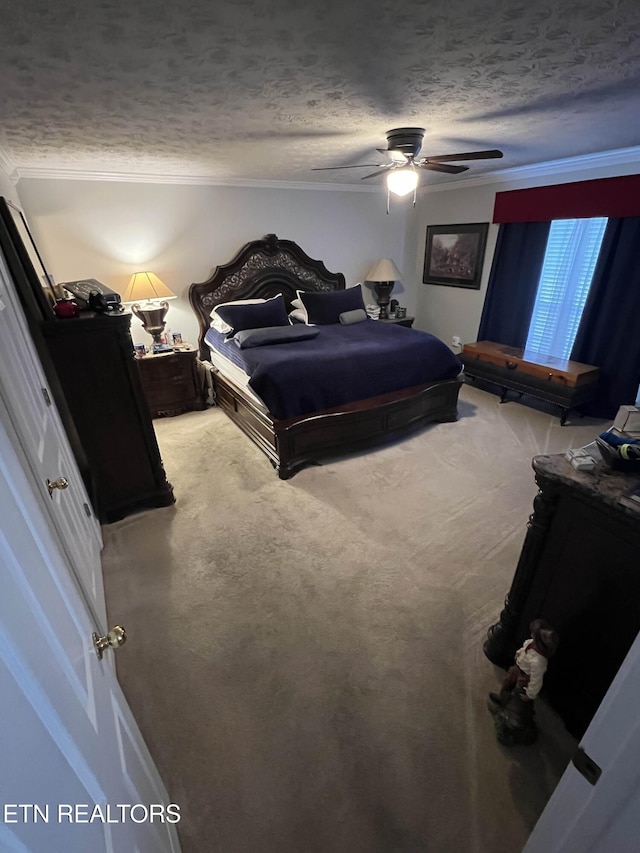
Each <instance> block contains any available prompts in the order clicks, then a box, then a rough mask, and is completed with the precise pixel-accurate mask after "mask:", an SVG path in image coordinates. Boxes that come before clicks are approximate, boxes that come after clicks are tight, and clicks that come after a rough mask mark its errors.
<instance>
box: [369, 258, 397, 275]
mask: <svg viewBox="0 0 640 853" xmlns="http://www.w3.org/2000/svg"><path fill="white" fill-rule="evenodd" d="M366 280H367V281H402V276H401V275H400V270H399V269H398V267H397V266H396V265H395V264H394V263H393V261H391V260H389V258H383V259H382V260H381V261H378V263H377V264H375V265H374V266H373V267H372V268H371V269H370V270H369V272H368V273H367V276H366Z"/></svg>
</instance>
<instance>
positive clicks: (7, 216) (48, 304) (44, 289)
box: [0, 198, 56, 320]
mask: <svg viewBox="0 0 640 853" xmlns="http://www.w3.org/2000/svg"><path fill="white" fill-rule="evenodd" d="M0 226H1V227H0V245H1V247H2V250H3V252H4V254H5V256H6V258H7V263H8V265H9V268H10V269H11V272H12V273H13V276H14V279H16V273H15V265H16V264H18V265H19V267H20V268H21V271H22V277H18V278H17V280H18V281H19V282H20V284H21V285H22V283H23V279H24V278H26V280H27V282H28V285H29V289H28V296H27V292H26V290H25V288H24V287H20V288H19V292H20V291H22V293H23V296H24V297H26V298H29V299H30V301H33V302H35V305H34V308H35V313H36V314H40V315H41V319H43V320H45V319H51V318H52V317H53V306H54V304H55V299H56V297H55V292H54V290H53V280H52V278H51V276H50V275H49V273H48V272H47V270H46V268H45V265H44V262H43V260H42V257H41V255H40V252H39V251H38V247H37V246H36V243H35V240H34V239H33V236H32V234H31V231H30V230H29V226H28V225H27V220H26V219H25V216H24V213H23V212H22V211H21V210H20V208H19V207H17V206H16V205H15V204H14V203H13V202H11V201H9V200H8V199H6V198H0Z"/></svg>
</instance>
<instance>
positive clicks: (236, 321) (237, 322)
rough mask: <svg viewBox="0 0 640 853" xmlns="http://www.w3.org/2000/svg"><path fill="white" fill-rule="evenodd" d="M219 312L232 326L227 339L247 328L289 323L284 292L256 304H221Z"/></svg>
mask: <svg viewBox="0 0 640 853" xmlns="http://www.w3.org/2000/svg"><path fill="white" fill-rule="evenodd" d="M217 314H218V316H219V317H222V319H223V320H224V321H225V323H228V324H229V325H230V326H231V331H230V332H228V333H227V339H229V338H232V337H233V336H234V335H235V333H236V332H241V331H244V330H245V329H264V328H265V327H266V326H288V325H289V315H288V314H287V306H286V305H285V301H284V296H283V295H282V294H280V295H279V296H276V297H275V298H274V299H267V301H266V302H259V303H257V304H256V305H220V306H219V307H218V309H217Z"/></svg>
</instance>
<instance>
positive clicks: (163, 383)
mask: <svg viewBox="0 0 640 853" xmlns="http://www.w3.org/2000/svg"><path fill="white" fill-rule="evenodd" d="M197 356H198V353H197V350H195V349H191V348H190V349H183V350H177V351H176V352H169V353H158V354H157V355H145V356H144V357H143V358H138V359H136V363H137V365H138V369H139V371H140V378H141V379H142V388H143V391H144V395H145V398H146V401H147V404H148V406H149V411H150V412H151V416H152V417H154V418H158V417H163V416H165V415H179V414H181V413H182V412H187V411H192V410H195V409H204V408H206V404H205V395H204V391H203V385H202V379H201V377H200V374H199V372H198V369H197V367H196V359H197Z"/></svg>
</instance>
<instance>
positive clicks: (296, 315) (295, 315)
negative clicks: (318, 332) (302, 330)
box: [289, 299, 313, 326]
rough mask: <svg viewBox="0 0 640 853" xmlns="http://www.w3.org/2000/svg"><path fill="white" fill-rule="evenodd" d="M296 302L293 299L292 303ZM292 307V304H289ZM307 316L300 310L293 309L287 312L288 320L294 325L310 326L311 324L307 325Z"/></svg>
mask: <svg viewBox="0 0 640 853" xmlns="http://www.w3.org/2000/svg"><path fill="white" fill-rule="evenodd" d="M295 301H296V300H295V299H294V302H295ZM291 304H292V305H293V302H292V303H291ZM308 316H309V315H308V314H307V312H306V311H304V310H303V309H302V308H294V309H293V311H290V312H289V320H290V321H291V322H292V323H294V322H298V323H306V325H307V326H312V325H313V323H307V318H308Z"/></svg>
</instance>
